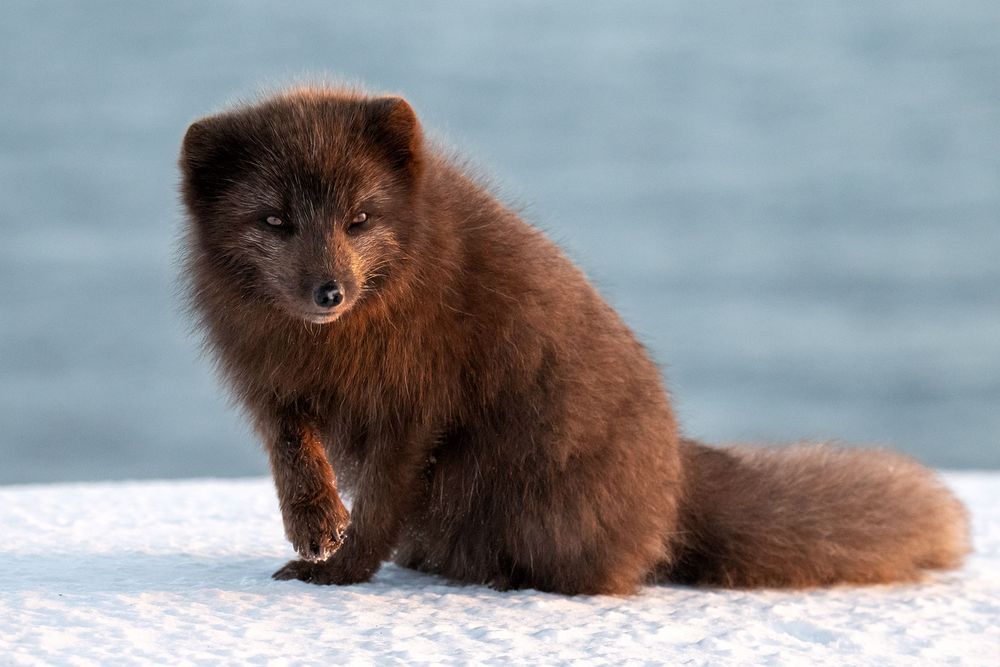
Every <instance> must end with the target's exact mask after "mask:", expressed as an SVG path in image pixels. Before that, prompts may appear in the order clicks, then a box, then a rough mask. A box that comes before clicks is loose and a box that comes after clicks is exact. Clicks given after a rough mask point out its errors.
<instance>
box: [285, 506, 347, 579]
mask: <svg viewBox="0 0 1000 667" xmlns="http://www.w3.org/2000/svg"><path fill="white" fill-rule="evenodd" d="M283 514H284V520H285V535H286V537H288V541H289V542H291V543H292V546H293V547H294V548H295V551H296V553H298V554H299V556H301V557H302V558H303V559H304V560H306V561H312V562H319V561H325V560H326V559H328V558H329V557H330V556H332V555H333V554H334V553H336V551H337V550H338V549H340V547H341V546H343V544H344V535H345V532H346V531H347V526H348V524H350V521H351V518H350V514H349V513H348V511H347V508H346V507H344V504H343V503H342V502H341V501H340V498H339V497H338V496H337V493H336V492H335V491H332V492H330V493H329V494H324V495H323V496H322V497H321V498H318V499H310V500H308V501H303V502H296V503H293V504H291V505H290V506H289V507H288V508H286V510H285V511H284V512H283ZM287 578H297V579H301V577H287Z"/></svg>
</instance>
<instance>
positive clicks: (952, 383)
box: [0, 0, 1000, 482]
mask: <svg viewBox="0 0 1000 667" xmlns="http://www.w3.org/2000/svg"><path fill="white" fill-rule="evenodd" d="M2 14H3V20H2V21H0V98H2V102H0V231H2V235H0V482H22V481H46V480H68V479H98V478H125V477H173V476H194V475H244V474H256V473H262V472H263V471H264V470H265V467H264V460H263V457H262V455H261V453H260V451H259V448H258V446H257V445H256V443H255V442H254V440H253V437H252V434H251V433H250V432H249V430H248V429H247V428H246V427H245V426H244V425H243V424H242V421H241V419H240V417H239V415H238V413H237V412H236V411H235V410H233V409H231V408H230V407H228V406H227V403H226V400H225V398H224V395H223V392H222V391H221V390H220V389H219V387H218V385H217V383H216V381H215V379H214V378H213V376H212V373H211V370H210V368H209V364H208V363H207V362H206V361H205V360H203V359H199V358H198V353H197V342H196V340H195V339H194V338H192V337H191V336H189V335H187V331H186V329H187V324H186V323H185V321H184V318H183V316H182V314H181V312H180V308H179V300H178V299H177V297H176V295H175V294H174V293H173V292H174V289H173V280H174V274H175V270H176V269H175V262H174V256H175V246H176V243H175V242H176V238H177V236H178V234H179V230H180V227H181V213H180V210H179V206H178V203H177V196H176V183H177V175H176V168H175V159H176V153H177V148H178V144H179V142H180V139H181V137H182V135H183V132H184V129H185V127H186V125H187V123H188V122H190V121H191V120H193V119H194V118H195V117H197V116H198V115H200V114H205V113H208V112H210V111H212V110H216V109H218V108H220V107H221V106H223V105H225V104H226V103H228V102H230V101H232V100H234V99H236V98H238V97H240V96H245V95H248V94H251V93H252V92H253V91H255V90H257V89H259V88H260V87H261V86H273V85H275V84H280V83H282V82H287V81H289V80H290V79H292V78H294V77H299V78H301V77H302V76H306V75H314V76H315V75H326V74H329V75H334V76H342V77H348V78H351V79H355V80H358V81H364V82H366V83H367V84H368V85H370V86H372V87H375V88H378V89H388V90H392V91H398V92H402V93H404V94H405V95H406V96H408V97H409V99H410V100H411V101H412V103H413V104H414V106H415V107H416V109H417V110H418V112H419V113H420V114H421V115H422V117H423V119H424V123H425V125H426V126H427V127H429V128H432V129H433V130H434V131H435V132H436V133H437V134H438V136H440V137H442V138H444V139H446V140H447V141H448V142H449V143H450V144H451V145H454V146H457V147H460V148H461V150H462V151H463V152H464V153H465V154H467V155H469V156H471V157H472V158H473V159H474V160H475V161H476V162H477V163H478V164H479V165H481V166H482V167H483V168H484V170H485V171H486V172H487V173H490V174H492V176H493V177H494V181H495V182H496V183H497V184H498V185H499V188H500V190H501V192H503V193H504V194H505V196H506V197H507V199H508V201H511V202H512V203H514V204H515V205H518V206H521V207H523V210H524V211H525V214H526V216H527V217H528V219H529V220H531V221H532V222H535V223H536V224H539V225H540V226H542V227H543V228H544V229H546V230H547V231H548V232H549V233H550V234H551V235H552V236H554V237H555V238H556V239H557V240H559V241H560V242H561V243H563V245H564V246H565V247H566V248H567V249H568V251H569V253H570V254H571V256H572V257H573V258H574V259H576V260H577V261H578V262H579V263H580V264H581V265H582V266H583V267H584V268H585V269H586V270H587V271H588V272H589V273H590V275H591V276H592V277H593V279H594V280H595V282H596V283H597V285H598V286H599V287H600V288H601V289H602V290H603V291H604V293H605V295H606V296H607V298H608V299H609V300H610V301H611V302H612V303H613V304H614V305H616V306H617V307H618V308H619V309H620V311H621V312H622V313H623V315H624V316H625V318H626V319H627V321H628V322H629V323H630V324H631V325H632V326H633V327H634V328H635V329H637V331H638V332H639V333H640V335H641V337H642V338H643V339H644V340H645V341H646V342H647V343H648V345H649V347H650V348H651V349H652V351H653V352H654V354H655V356H656V358H657V359H658V361H660V362H661V364H662V365H663V366H664V369H665V373H666V375H667V377H668V382H669V384H670V386H671V388H672V390H673V393H674V395H675V398H676V402H677V406H678V411H679V414H680V416H681V419H682V420H683V423H684V424H685V427H686V430H687V431H688V432H689V433H691V434H694V435H697V436H700V437H703V438H706V439H709V440H713V441H720V440H724V439H733V438H739V439H759V440H765V441H781V440H787V439H794V438H797V437H810V438H826V437H836V438H840V439H843V440H849V441H859V442H876V443H886V444H892V445H894V446H897V447H899V448H901V449H904V450H906V451H909V452H912V453H914V454H916V455H918V456H920V457H922V458H923V459H925V460H926V461H928V462H930V463H932V464H934V465H937V466H943V467H997V466H1000V3H997V2H996V0H979V1H975V0H970V1H966V2H962V3H955V2H951V1H950V0H942V1H940V2H926V3H925V2H912V1H911V0H892V1H886V2H864V3H862V2H856V3H855V2H850V3H839V2H838V3H833V2H802V1H796V2H769V3H755V2H751V3H696V2H691V3H674V2H664V1H662V0H649V1H647V2H632V3H614V4H611V3H607V4H601V3H589V2H575V1H574V2H560V3H544V4H543V3H534V2H503V3H479V2H463V3H454V4H439V3H423V2H421V3H411V2H398V3H362V2H353V3H332V2H314V3H287V4H286V3H271V4H264V3H257V2H214V3H201V2H167V3H131V2H119V3H104V2H86V3H76V2H65V3H36V2H20V1H7V2H5V3H4V6H3V11H2ZM584 335H585V334H584Z"/></svg>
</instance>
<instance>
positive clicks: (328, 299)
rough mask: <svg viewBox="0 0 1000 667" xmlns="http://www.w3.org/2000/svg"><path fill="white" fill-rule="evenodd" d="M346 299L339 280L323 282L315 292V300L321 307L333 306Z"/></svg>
mask: <svg viewBox="0 0 1000 667" xmlns="http://www.w3.org/2000/svg"><path fill="white" fill-rule="evenodd" d="M343 300H344V293H343V292H341V291H340V285H338V284H337V281H335V280H331V281H330V282H326V283H323V284H322V285H320V286H319V287H317V288H316V291H315V292H313V301H315V302H316V305H317V306H319V307H320V308H333V307H334V306H337V305H338V304H340V302H341V301H343Z"/></svg>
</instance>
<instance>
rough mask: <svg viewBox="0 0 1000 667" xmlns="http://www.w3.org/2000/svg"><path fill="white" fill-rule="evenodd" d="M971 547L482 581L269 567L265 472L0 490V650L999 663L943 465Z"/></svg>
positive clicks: (979, 553) (166, 660)
mask: <svg viewBox="0 0 1000 667" xmlns="http://www.w3.org/2000/svg"><path fill="white" fill-rule="evenodd" d="M947 479H948V481H949V483H950V484H951V485H952V486H953V487H954V488H955V489H956V490H957V491H958V493H959V494H960V495H961V496H962V498H963V499H964V500H965V501H966V502H967V503H968V504H969V506H970V509H971V511H972V516H973V523H974V530H975V549H976V551H975V554H974V555H973V556H972V557H971V558H970V559H969V561H968V564H967V565H966V567H965V568H964V569H963V570H962V571H960V572H957V573H949V574H942V575H935V576H933V577H932V578H931V579H930V580H929V581H928V582H927V583H925V584H921V585H907V586H883V587H873V588H837V589H832V590H817V591H809V592H775V591H761V592H723V591H709V590H693V589H688V588H681V587H651V588H647V589H646V590H645V591H644V592H643V593H642V594H641V595H639V596H637V597H632V598H614V597H575V598H569V597H562V596H558V595H550V594H543V593H537V592H532V591H522V592H513V593H497V592H494V591H492V590H489V589H486V588H481V587H476V586H458V585H454V584H451V583H449V582H448V581H445V580H442V579H439V578H435V577H432V576H426V575H421V574H416V573H414V572H410V571H406V570H403V569H400V568H397V567H395V566H392V565H389V566H386V567H384V568H383V569H382V571H381V572H379V574H378V575H377V576H376V578H375V579H374V581H373V582H372V583H370V584H366V585H360V586H353V587H349V588H335V587H330V588H321V587H315V586H311V585H308V584H303V583H300V582H277V581H272V580H271V578H270V574H271V572H272V571H274V570H275V569H276V568H278V567H279V566H280V565H281V564H283V563H284V562H285V560H286V559H288V558H290V557H291V556H292V552H291V549H290V547H289V546H288V545H287V544H286V542H285V541H284V539H283V537H282V529H281V522H280V518H279V516H278V511H277V503H276V501H275V497H274V492H273V490H272V488H271V486H270V482H269V481H267V480H264V479H251V480H239V481H216V480H204V481H182V482H153V483H150V482H144V483H101V484H78V485H58V486H21V487H16V486H15V487H6V488H0V529H2V540H0V664H10V663H13V664H81V665H83V664H94V665H98V664H99V665H108V664H115V663H135V662H150V663H157V664H191V663H262V662H268V663H276V664H281V663H294V664H301V663H326V664H372V663H378V664H391V663H403V664H415V663H442V662H443V663H468V662H475V663H485V664H509V663H524V662H530V663H545V664H553V663H560V662H571V661H572V662H573V663H581V664H586V663H595V664H596V663H602V664H616V665H617V664H625V663H629V664H660V663H668V664H713V665H715V664H803V665H806V664H808V665H812V664H832V665H842V664H851V665H858V664H870V665H886V664H950V663H962V664H972V665H998V664H1000V474H998V473H992V474H991V473H951V474H948V475H947Z"/></svg>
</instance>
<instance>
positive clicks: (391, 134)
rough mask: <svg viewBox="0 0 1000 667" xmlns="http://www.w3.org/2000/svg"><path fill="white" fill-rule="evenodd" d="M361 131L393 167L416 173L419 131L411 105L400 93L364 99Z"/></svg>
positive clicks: (414, 174) (417, 171)
mask: <svg viewBox="0 0 1000 667" xmlns="http://www.w3.org/2000/svg"><path fill="white" fill-rule="evenodd" d="M365 110H366V121H367V122H366V129H365V134H366V135H367V137H368V138H369V140H370V141H371V142H372V144H373V145H375V146H376V147H378V148H379V149H380V150H381V151H382V152H383V154H384V155H385V156H386V157H387V158H388V160H389V162H390V164H392V166H393V168H394V169H398V170H400V171H404V172H406V173H407V174H409V175H410V176H411V177H413V178H415V177H416V176H417V175H418V174H419V173H420V167H421V162H422V160H421V157H422V148H423V131H422V130H421V129H420V121H418V120H417V114H416V113H414V112H413V107H411V106H410V105H409V103H408V102H407V101H406V100H404V99H403V98H402V97H377V98H375V99H373V100H370V101H368V102H367V103H366V109H365Z"/></svg>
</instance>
